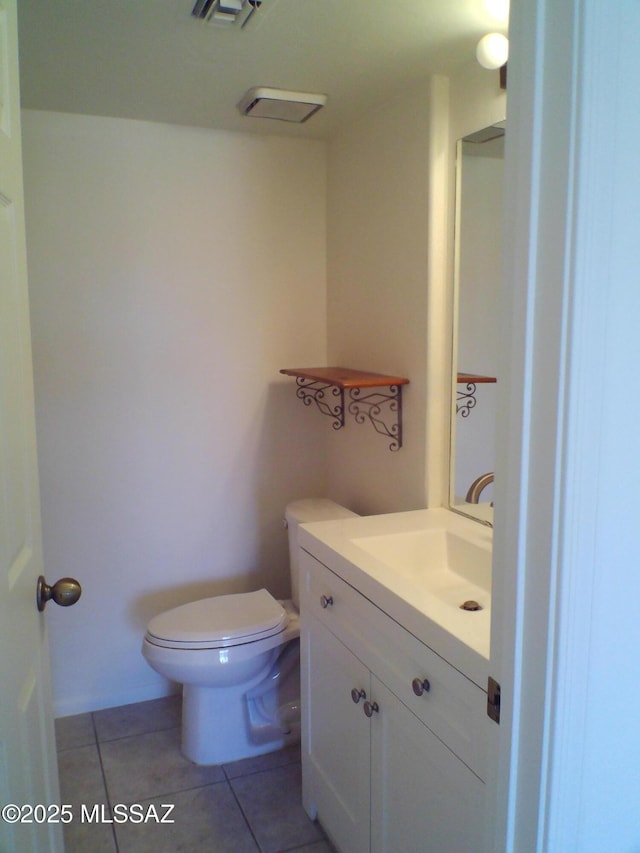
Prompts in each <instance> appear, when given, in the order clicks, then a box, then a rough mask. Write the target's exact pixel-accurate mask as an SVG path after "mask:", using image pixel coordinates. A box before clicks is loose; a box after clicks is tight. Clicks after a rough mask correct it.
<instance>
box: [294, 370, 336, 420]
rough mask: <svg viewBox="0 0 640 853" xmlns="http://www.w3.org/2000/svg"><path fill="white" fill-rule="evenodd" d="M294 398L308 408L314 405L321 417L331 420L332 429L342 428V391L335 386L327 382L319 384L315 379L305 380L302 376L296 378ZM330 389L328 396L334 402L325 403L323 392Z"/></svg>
mask: <svg viewBox="0 0 640 853" xmlns="http://www.w3.org/2000/svg"><path fill="white" fill-rule="evenodd" d="M296 385H297V386H298V388H297V390H296V397H298V398H299V399H300V400H302V402H303V403H304V404H305V406H310V405H311V403H315V404H316V406H317V407H318V411H320V412H321V413H322V414H323V415H326V416H327V417H329V418H333V423H332V424H331V426H332V427H333V428H334V429H336V430H337V429H342V427H343V426H344V391H343V390H342V388H339V387H338V386H337V385H332V384H331V383H328V382H319V381H317V380H315V379H305V378H304V377H303V376H298V377H297V378H296ZM329 388H330V389H331V391H330V394H331V396H332V397H333V398H334V400H335V398H337V400H335V402H333V403H332V402H327V400H325V391H327V390H328V389H329Z"/></svg>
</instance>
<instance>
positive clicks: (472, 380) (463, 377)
mask: <svg viewBox="0 0 640 853" xmlns="http://www.w3.org/2000/svg"><path fill="white" fill-rule="evenodd" d="M497 381H498V380H497V379H496V377H495V376H481V375H480V374H479V373H459V374H458V384H459V385H461V384H462V383H464V382H466V383H469V384H471V385H478V384H480V383H481V382H497Z"/></svg>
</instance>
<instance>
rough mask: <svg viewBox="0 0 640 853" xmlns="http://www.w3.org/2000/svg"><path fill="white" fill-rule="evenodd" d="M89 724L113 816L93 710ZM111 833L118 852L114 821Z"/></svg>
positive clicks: (116, 852) (110, 811) (115, 852)
mask: <svg viewBox="0 0 640 853" xmlns="http://www.w3.org/2000/svg"><path fill="white" fill-rule="evenodd" d="M91 725H92V726H93V734H94V736H95V739H96V749H97V750H98V760H99V761H100V773H101V774H102V784H103V785H104V793H105V796H106V798H107V803H108V805H109V813H110V814H111V816H113V808H112V803H111V794H110V793H109V786H108V785H107V777H106V775H105V772H104V764H103V763H102V750H101V749H100V740H99V739H98V729H97V728H96V721H95V716H94V714H93V712H92V713H91ZM111 833H112V835H113V843H114V846H115V851H114V853H120V845H119V844H118V835H117V833H116V825H115V823H112V824H111Z"/></svg>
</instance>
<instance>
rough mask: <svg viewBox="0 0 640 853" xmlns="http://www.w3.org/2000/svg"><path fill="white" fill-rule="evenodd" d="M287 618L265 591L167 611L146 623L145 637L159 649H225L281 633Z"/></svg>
mask: <svg viewBox="0 0 640 853" xmlns="http://www.w3.org/2000/svg"><path fill="white" fill-rule="evenodd" d="M286 621H287V614H286V611H285V609H284V608H283V607H282V605H281V604H280V603H279V602H278V601H276V600H275V598H273V596H272V595H270V593H268V592H267V590H266V589H259V590H256V591H255V592H243V593H238V594H235V595H218V596H216V597H215V598H203V599H201V600H200V601H192V602H190V603H189V604H183V605H181V606H180V607H174V608H173V610H167V611H166V612H165V613H160V614H159V615H158V616H154V618H153V619H152V620H151V621H150V622H149V624H148V626H147V636H148V637H149V638H150V639H151V640H152V642H153V640H156V641H159V642H160V644H161V645H170V646H174V647H182V646H185V647H189V648H192V649H194V648H208V649H211V648H225V647H228V646H236V645H239V644H240V643H251V642H255V641H256V640H261V639H263V638H265V637H270V636H271V635H272V634H277V633H278V632H279V631H282V630H283V629H284V627H285V624H286Z"/></svg>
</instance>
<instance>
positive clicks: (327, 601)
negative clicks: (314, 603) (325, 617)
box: [320, 595, 333, 610]
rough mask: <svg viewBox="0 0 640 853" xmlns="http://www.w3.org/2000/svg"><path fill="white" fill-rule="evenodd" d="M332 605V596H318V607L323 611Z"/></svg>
mask: <svg viewBox="0 0 640 853" xmlns="http://www.w3.org/2000/svg"><path fill="white" fill-rule="evenodd" d="M332 604H333V596H332V595H321V596H320V607H322V609H323V610H326V609H327V607H329V606H330V605H332Z"/></svg>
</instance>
